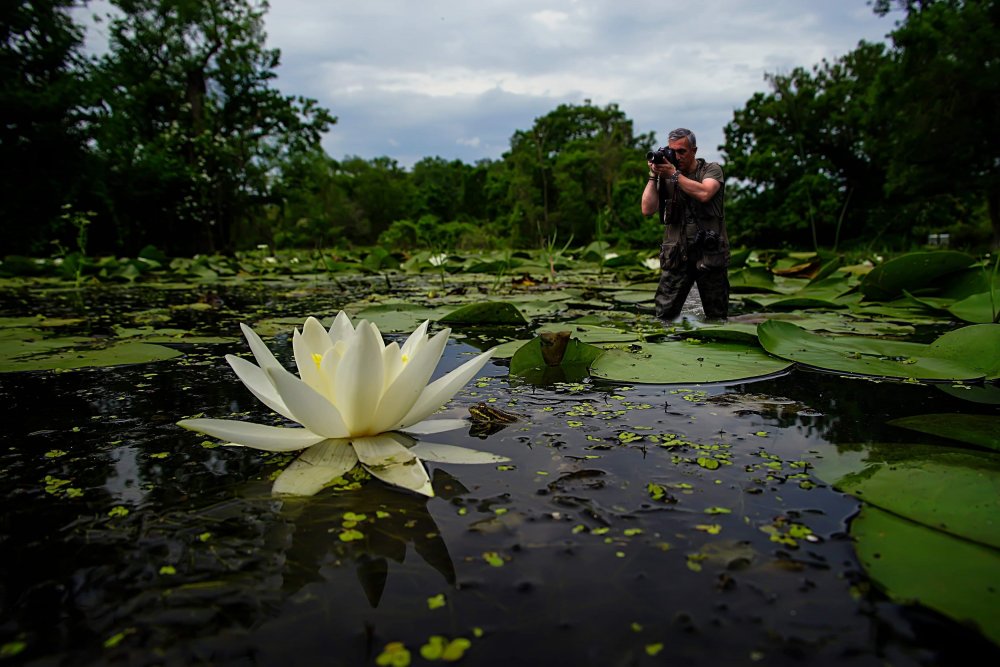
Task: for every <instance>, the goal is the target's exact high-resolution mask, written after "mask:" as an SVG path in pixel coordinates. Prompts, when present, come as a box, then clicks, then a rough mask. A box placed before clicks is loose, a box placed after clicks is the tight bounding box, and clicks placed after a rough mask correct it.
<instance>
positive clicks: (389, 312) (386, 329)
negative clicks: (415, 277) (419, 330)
mask: <svg viewBox="0 0 1000 667" xmlns="http://www.w3.org/2000/svg"><path fill="white" fill-rule="evenodd" d="M449 310H450V309H445V308H428V307H427V306H418V305H416V304H412V303H404V302H394V303H381V304H378V305H375V306H369V307H368V308H364V309H363V310H359V311H358V312H357V313H355V314H354V319H355V320H368V321H369V322H374V323H375V326H377V327H378V328H379V331H381V332H382V333H402V332H410V331H413V330H414V329H415V328H416V327H418V326H419V325H420V324H422V323H423V322H424V321H425V320H436V319H438V318H439V317H441V316H442V315H444V314H445V313H447V312H449ZM328 325H329V324H328Z"/></svg>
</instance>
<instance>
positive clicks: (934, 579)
mask: <svg viewBox="0 0 1000 667" xmlns="http://www.w3.org/2000/svg"><path fill="white" fill-rule="evenodd" d="M851 534H852V535H853V537H854V539H855V541H856V546H855V548H856V549H857V552H858V557H859V558H860V559H861V562H862V564H863V565H864V567H865V569H866V570H867V571H868V574H869V576H871V578H872V579H873V580H874V581H875V583H876V584H877V585H878V586H879V587H880V588H882V589H883V590H885V592H886V593H888V595H889V596H890V597H891V598H893V599H894V600H896V601H897V602H901V603H909V602H916V603H919V604H922V605H924V606H926V607H930V608H931V609H935V610H937V611H939V612H941V613H942V614H945V615H946V616H950V617H951V618H953V619H955V620H957V621H960V622H972V623H975V624H976V625H978V626H979V629H980V630H981V631H982V633H983V634H984V635H986V636H987V637H989V638H990V639H992V640H993V641H994V642H997V643H1000V615H998V614H997V613H996V610H997V607H998V603H1000V600H998V599H997V597H998V595H1000V593H998V588H997V573H998V572H1000V551H998V550H997V549H992V548H990V547H987V546H983V545H981V544H976V543H974V542H969V541H967V540H963V539H958V538H956V537H952V536H951V535H948V534H947V533H942V532H940V531H936V530H931V529H929V528H927V527H925V526H923V525H921V524H919V523H914V522H912V521H908V520H906V519H903V518H901V517H898V516H895V515H893V514H890V513H889V512H885V511H882V510H880V509H878V508H875V507H865V508H863V509H862V511H861V514H860V515H859V516H858V517H857V518H856V519H855V520H854V522H853V523H852V524H851Z"/></svg>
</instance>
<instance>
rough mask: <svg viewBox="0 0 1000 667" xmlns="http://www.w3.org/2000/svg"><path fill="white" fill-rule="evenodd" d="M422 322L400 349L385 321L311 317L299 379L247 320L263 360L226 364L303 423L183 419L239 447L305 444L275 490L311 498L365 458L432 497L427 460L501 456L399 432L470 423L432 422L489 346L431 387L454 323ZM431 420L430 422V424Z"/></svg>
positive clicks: (299, 353)
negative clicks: (436, 327) (432, 326)
mask: <svg viewBox="0 0 1000 667" xmlns="http://www.w3.org/2000/svg"><path fill="white" fill-rule="evenodd" d="M427 325H428V323H427V322H424V323H423V324H421V325H420V326H419V327H417V329H416V331H414V332H413V333H412V334H411V335H410V337H409V338H408V339H407V340H406V342H404V343H403V345H402V346H400V345H398V344H397V343H395V342H393V343H390V344H389V345H386V344H385V342H384V341H383V340H382V334H381V332H380V331H379V330H378V327H377V326H375V325H374V324H373V323H371V322H368V321H367V320H362V321H361V322H359V323H358V325H357V327H356V328H355V326H354V325H353V324H351V321H350V319H349V318H348V317H347V315H346V314H345V313H344V312H343V311H341V312H340V313H339V314H338V315H337V317H336V319H335V320H334V322H333V325H332V326H331V327H330V329H329V331H327V330H326V329H325V328H324V327H323V325H322V324H320V322H319V320H317V319H315V318H313V317H310V318H309V319H307V320H306V322H305V325H304V326H303V327H302V331H301V333H300V332H299V330H298V329H296V330H295V333H294V335H293V337H292V348H293V351H294V355H295V364H296V366H297V367H298V371H299V376H298V377H296V376H295V375H293V374H292V373H290V372H288V371H287V370H285V369H284V367H282V366H281V364H280V363H278V361H277V359H275V358H274V355H273V354H272V353H271V351H270V350H269V349H268V348H267V346H265V345H264V342H263V341H262V340H261V339H260V337H259V336H258V335H257V334H256V333H254V332H253V330H251V329H250V328H249V327H247V326H245V325H241V326H242V328H243V333H244V334H245V335H246V337H247V341H248V342H249V343H250V349H251V351H252V352H253V355H254V357H255V359H256V360H257V364H258V365H254V364H252V363H250V362H249V361H247V360H245V359H241V358H240V357H236V356H233V355H231V354H230V355H226V360H227V361H228V362H229V365H230V366H232V368H233V370H234V371H236V375H237V376H239V378H240V380H242V381H243V384H245V385H246V386H247V388H248V389H249V390H250V391H251V392H252V393H253V395H254V396H256V397H257V398H258V399H260V401H261V402H262V403H264V404H265V405H266V406H268V407H269V408H271V409H272V410H274V411H275V412H277V413H278V414H280V415H282V416H284V417H286V418H288V419H290V420H292V421H295V422H298V423H299V424H301V425H302V426H303V427H304V428H284V427H276V426H267V425H264V424H254V423H250V422H243V421H235V420H228V419H185V420H182V421H180V422H178V425H180V426H183V427H184V428H187V429H190V430H192V431H197V432H199V433H205V434H206V435H210V436H214V437H216V438H220V439H222V440H227V441H230V442H231V443H232V444H235V445H243V446H246V447H253V448H255V449H263V450H266V451H272V452H288V451H297V450H305V451H303V452H302V454H301V455H300V456H299V458H298V459H296V460H295V461H293V462H292V464H291V465H289V466H288V468H286V469H285V470H284V472H282V473H281V475H279V476H278V478H277V479H276V480H275V482H274V487H273V492H274V493H279V494H294V495H312V494H314V493H316V492H317V491H319V490H320V489H322V488H323V487H324V486H325V485H326V484H328V483H329V482H330V481H332V480H334V479H336V478H338V477H340V476H341V475H343V474H344V473H346V472H347V471H349V470H350V469H351V468H353V467H354V466H355V465H356V464H357V463H358V462H359V461H360V463H361V465H362V466H363V467H364V468H365V469H366V470H367V471H368V472H370V473H371V474H372V475H374V476H375V477H378V478H379V479H381V480H383V481H384V482H387V483H389V484H394V485H396V486H401V487H403V488H406V489H410V490H412V491H416V492H417V493H422V494H424V495H427V496H433V495H434V491H433V489H432V488H431V484H430V479H429V478H428V476H427V471H426V469H425V468H424V466H423V464H422V462H421V459H423V460H426V461H435V462H441V463H494V462H500V461H506V460H507V459H506V458H505V457H502V456H496V455H494V454H489V453H486V452H479V451H476V450H472V449H465V448H463V447H455V446H452V445H442V444H435V443H429V442H419V443H416V444H414V441H413V439H412V438H408V437H407V436H406V435H404V434H403V433H400V432H399V431H404V432H406V433H411V434H414V435H426V434H430V433H440V432H441V431H445V430H450V429H453V428H458V427H460V426H462V425H464V423H465V422H463V421H462V420H456V419H439V420H428V419H427V418H428V417H429V416H430V415H431V414H433V413H434V412H435V411H437V410H438V408H440V407H441V406H442V405H443V404H444V403H446V402H447V401H449V400H450V399H451V398H452V397H453V396H454V395H455V394H456V393H457V392H458V390H459V389H461V388H462V387H463V386H465V384H466V383H467V382H468V381H469V380H471V379H472V378H473V377H475V375H476V373H478V372H479V370H480V369H481V368H482V367H483V366H484V365H485V364H486V362H487V361H488V360H489V358H490V355H491V352H484V353H483V354H480V355H479V356H477V357H476V358H474V359H472V360H470V361H468V362H466V363H465V364H463V365H462V366H460V367H458V368H456V369H455V370H453V371H451V372H450V373H448V374H447V375H444V376H443V377H440V378H438V379H437V380H435V381H434V382H431V383H430V384H428V381H429V380H430V378H431V375H432V374H433V373H434V369H435V368H436V367H437V364H438V361H439V360H440V359H441V355H442V354H443V352H444V347H445V344H446V343H447V341H448V336H449V334H450V332H451V330H450V329H444V330H443V331H440V332H438V333H437V334H436V335H434V336H433V337H431V336H428V335H427ZM425 420H426V421H425Z"/></svg>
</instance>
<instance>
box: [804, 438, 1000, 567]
mask: <svg viewBox="0 0 1000 667" xmlns="http://www.w3.org/2000/svg"><path fill="white" fill-rule="evenodd" d="M846 460H851V461H853V463H854V466H853V471H852V472H849V473H847V474H844V475H842V476H841V477H840V478H839V479H837V480H835V481H833V482H832V483H833V486H834V487H835V488H837V489H838V490H840V491H843V492H844V493H849V494H851V495H852V496H854V497H856V498H858V499H860V500H863V501H864V502H866V503H868V504H871V505H875V506H876V507H879V508H881V509H883V510H886V511H888V512H892V513H894V514H897V515H899V516H902V517H906V518H907V519H909V520H911V521H916V522H918V523H921V524H923V525H925V526H927V527H928V528H932V529H934V530H941V531H944V532H946V533H950V534H952V535H955V536H956V537H962V538H965V539H967V540H973V541H975V542H981V543H982V544H985V545H989V546H992V547H995V548H1000V495H998V494H997V487H998V485H1000V457H998V456H997V455H996V454H993V453H991V452H979V451H975V450H968V449H956V448H953V447H936V446H933V445H899V444H893V445H881V446H877V447H873V449H872V450H870V451H869V453H867V454H866V455H865V456H864V458H862V459H860V460H854V459H853V457H846V459H845V460H843V461H839V462H838V461H831V462H829V463H822V464H819V465H817V468H816V472H817V474H818V475H819V476H821V477H822V478H824V479H827V481H830V480H829V476H830V471H831V470H832V469H833V468H836V467H838V466H844V465H845V461H846ZM827 466H831V467H827ZM847 466H850V464H847ZM842 471H843V468H842V469H841V470H840V471H838V473H839V472H842ZM835 474H837V473H835Z"/></svg>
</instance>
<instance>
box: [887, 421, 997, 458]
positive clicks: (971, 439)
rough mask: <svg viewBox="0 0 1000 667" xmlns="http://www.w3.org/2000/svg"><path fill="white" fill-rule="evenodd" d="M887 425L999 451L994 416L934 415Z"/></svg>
mask: <svg viewBox="0 0 1000 667" xmlns="http://www.w3.org/2000/svg"><path fill="white" fill-rule="evenodd" d="M887 423H888V424H892V425H893V426H899V427H902V428H908V429H910V430H913V431H919V432H920V433H929V434H931V435H937V436H941V437H942V438H950V439H952V440H957V441H959V442H966V443H968V444H970V445H977V446H979V447H985V448H987V449H995V450H997V451H1000V416H997V415H971V414H959V413H944V414H940V413H938V414H928V415H913V416H912V417H902V418H900V419H893V420H890V421H889V422H887Z"/></svg>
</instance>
